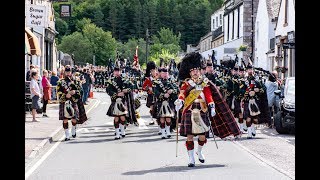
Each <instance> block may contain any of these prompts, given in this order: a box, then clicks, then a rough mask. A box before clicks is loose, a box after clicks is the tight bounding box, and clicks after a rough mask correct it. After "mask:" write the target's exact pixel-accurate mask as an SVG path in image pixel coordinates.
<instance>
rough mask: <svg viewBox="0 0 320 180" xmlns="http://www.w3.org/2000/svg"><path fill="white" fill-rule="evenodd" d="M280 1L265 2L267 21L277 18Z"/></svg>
mask: <svg viewBox="0 0 320 180" xmlns="http://www.w3.org/2000/svg"><path fill="white" fill-rule="evenodd" d="M280 2H281V0H266V3H267V11H268V16H269V19H272V20H274V19H275V18H276V17H278V14H279V11H280Z"/></svg>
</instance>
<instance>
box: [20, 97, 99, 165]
mask: <svg viewBox="0 0 320 180" xmlns="http://www.w3.org/2000/svg"><path fill="white" fill-rule="evenodd" d="M92 100H93V99H92ZM94 102H96V100H95V101H91V102H90V103H89V105H88V107H87V108H89V107H92V106H93V105H94V104H95V103H94ZM62 132H63V127H59V128H57V129H56V130H55V131H54V132H53V133H51V134H50V135H49V136H48V138H46V139H44V140H42V141H41V142H40V143H39V144H38V145H37V146H36V147H35V148H34V149H33V150H32V152H31V153H30V155H29V156H27V157H26V158H25V159H28V160H30V159H34V158H35V157H37V156H38V155H39V154H40V153H41V152H42V150H43V149H44V148H45V147H46V146H48V145H49V144H51V143H52V141H53V139H56V138H57V136H59V134H60V133H62Z"/></svg>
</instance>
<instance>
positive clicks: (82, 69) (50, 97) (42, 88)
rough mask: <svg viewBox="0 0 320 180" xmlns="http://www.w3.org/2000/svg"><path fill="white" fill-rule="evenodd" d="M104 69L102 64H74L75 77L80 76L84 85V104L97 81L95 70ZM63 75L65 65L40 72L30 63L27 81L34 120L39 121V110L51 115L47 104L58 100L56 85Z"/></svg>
mask: <svg viewBox="0 0 320 180" xmlns="http://www.w3.org/2000/svg"><path fill="white" fill-rule="evenodd" d="M103 69H104V67H102V66H93V65H90V64H87V65H86V66H74V67H73V68H72V73H73V75H74V77H75V78H78V79H79V80H80V82H81V85H82V89H81V97H82V101H83V103H84V105H87V103H88V97H89V96H90V91H91V88H92V85H93V83H94V81H95V79H94V73H95V71H101V70H103ZM41 75H42V77H41ZM63 75H64V66H61V67H60V68H58V69H57V71H55V70H53V71H50V70H43V71H42V72H40V68H39V67H38V66H36V65H30V70H29V71H28V72H27V74H26V81H27V82H30V94H31V99H32V104H31V109H32V115H33V121H38V120H36V119H35V115H36V114H37V113H39V112H41V113H42V114H43V117H49V116H48V115H47V112H46V111H47V105H48V103H49V102H50V101H57V100H58V97H57V89H56V86H57V82H58V81H59V79H61V78H63ZM36 102H37V103H36ZM41 106H42V107H41Z"/></svg>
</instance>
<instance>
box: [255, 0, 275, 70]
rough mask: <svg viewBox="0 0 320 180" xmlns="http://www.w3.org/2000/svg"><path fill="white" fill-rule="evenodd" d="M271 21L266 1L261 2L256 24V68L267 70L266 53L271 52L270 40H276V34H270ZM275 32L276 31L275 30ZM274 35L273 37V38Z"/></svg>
mask: <svg viewBox="0 0 320 180" xmlns="http://www.w3.org/2000/svg"><path fill="white" fill-rule="evenodd" d="M270 27H272V25H271V20H269V15H268V11H267V4H266V2H265V1H260V3H259V7H258V12H257V18H256V22H255V33H254V34H255V53H254V55H255V58H254V59H255V63H254V66H255V67H261V68H263V69H267V68H268V67H267V65H268V58H267V55H266V53H267V52H268V51H269V47H270V46H269V45H270V39H271V38H274V33H273V34H270ZM273 32H274V30H273ZM272 35H273V36H272Z"/></svg>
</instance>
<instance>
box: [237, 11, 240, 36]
mask: <svg viewBox="0 0 320 180" xmlns="http://www.w3.org/2000/svg"><path fill="white" fill-rule="evenodd" d="M239 33H240V6H239V7H238V32H237V39H239Z"/></svg>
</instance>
